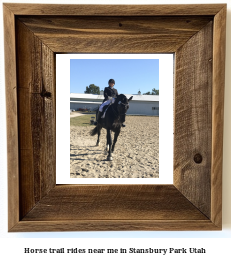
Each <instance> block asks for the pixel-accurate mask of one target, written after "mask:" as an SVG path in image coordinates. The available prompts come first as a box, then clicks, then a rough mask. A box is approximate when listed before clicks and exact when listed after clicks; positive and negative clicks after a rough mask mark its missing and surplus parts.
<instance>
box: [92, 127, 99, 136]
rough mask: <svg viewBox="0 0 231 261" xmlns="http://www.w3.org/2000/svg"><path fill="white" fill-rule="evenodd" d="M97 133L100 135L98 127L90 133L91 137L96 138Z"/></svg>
mask: <svg viewBox="0 0 231 261" xmlns="http://www.w3.org/2000/svg"><path fill="white" fill-rule="evenodd" d="M97 133H98V128H97V126H96V127H95V128H94V129H93V130H91V131H90V135H91V136H94V135H96V134H97Z"/></svg>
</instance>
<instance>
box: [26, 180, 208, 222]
mask: <svg viewBox="0 0 231 261" xmlns="http://www.w3.org/2000/svg"><path fill="white" fill-rule="evenodd" d="M160 202H161V204H160ZM176 202H177V204H176ZM160 219H163V220H177V219H180V220H207V219H208V218H207V217H205V216H204V215H203V214H202V213H201V212H200V211H199V210H198V209H197V208H195V207H194V206H193V205H192V203H191V202H190V201H188V200H187V199H186V198H185V197H184V196H183V195H182V194H181V193H180V192H179V191H178V190H177V189H176V188H175V187H174V186H173V185H169V186H168V185H156V186H155V185H79V186H77V185H72V186H71V185H57V186H56V187H55V188H54V189H53V190H51V191H50V192H49V193H48V194H47V196H45V197H44V198H43V199H42V200H40V202H39V203H38V204H37V205H36V206H35V207H34V208H33V210H31V211H30V212H29V213H28V214H27V215H26V216H25V217H24V218H23V221H33V220H37V221H49V220H127V221H130V220H160Z"/></svg>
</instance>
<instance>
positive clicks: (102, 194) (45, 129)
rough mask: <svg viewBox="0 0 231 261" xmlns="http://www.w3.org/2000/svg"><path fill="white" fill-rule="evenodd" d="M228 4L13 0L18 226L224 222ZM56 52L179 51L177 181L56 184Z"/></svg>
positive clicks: (208, 225)
mask: <svg viewBox="0 0 231 261" xmlns="http://www.w3.org/2000/svg"><path fill="white" fill-rule="evenodd" d="M225 6H226V5H168V6H156V5H155V6H135V5H134V6H123V7H122V6H113V8H112V6H89V5H81V6H79V5H30V4H28V5H27V4H26V5H25V4H22V5H21V4H4V24H5V55H6V68H7V69H8V70H6V89H7V91H8V94H7V104H10V105H13V106H12V107H10V108H8V112H7V113H8V116H7V121H8V123H7V126H13V127H12V129H9V128H8V158H9V159H10V160H11V161H12V160H13V164H12V162H10V161H9V162H10V164H12V165H11V166H10V167H9V195H11V194H12V197H10V196H9V231H12V232H13V231H15V232H19V231H73V230H81V231H90V230H92V231H93V230H94V231H95V230H220V229H221V163H222V154H221V150H222V143H221V142H220V141H218V140H217V137H218V138H222V135H221V133H222V130H223V98H222V95H223V89H222V95H221V96H220V97H219V87H220V88H223V87H224V36H225V30H223V29H224V27H225V12H226V8H225ZM223 7H224V9H222V8H223ZM15 15H20V17H19V16H15ZM24 15H25V16H26V17H25V16H24ZM28 15H29V16H28ZM38 16H39V17H38ZM67 16H68V17H67ZM73 16H78V17H73ZM154 16H158V17H154ZM166 16H168V17H166ZM172 16H174V17H172ZM196 16H197V17H196ZM211 16H212V17H211ZM92 17H93V18H92ZM214 17H215V18H214ZM15 18H17V19H16V21H15ZM213 21H214V22H213ZM14 24H16V29H15V28H14ZM15 35H16V38H17V41H16V47H15ZM212 45H213V48H212ZM15 48H16V49H15ZM15 50H16V52H17V56H16V57H17V61H16V59H15ZM55 52H62V53H66V52H80V53H85V52H88V53H92V52H96V53H107V52H114V53H155V52H176V86H175V94H176V96H175V98H176V99H175V101H176V107H175V112H176V113H175V119H174V120H175V135H174V136H175V151H174V185H166V186H163V185H150V186H149V185H117V186H116V185H92V186H90V185H88V186H86V185H66V186H61V185H58V186H55V106H56V104H55ZM8 58H9V59H8ZM9 61H10V62H9ZM16 65H17V66H16ZM212 67H214V68H213V69H212ZM16 75H17V88H15V86H16ZM212 86H213V89H212ZM14 89H17V90H14ZM17 117H18V127H17ZM220 118H222V120H221V121H220ZM17 128H19V129H17ZM18 134H19V137H18V136H17V135H18ZM9 139H11V140H10V141H9ZM17 141H18V142H17ZM12 151H13V153H12ZM18 151H19V154H20V158H19V163H20V168H19V166H18ZM196 154H197V157H195V155H196ZM200 155H201V156H202V158H200ZM194 159H195V160H196V161H198V163H195V161H194ZM200 159H202V162H201V163H199V161H200ZM19 172H20V176H19V178H18V173H19ZM18 187H20V191H18ZM19 199H20V206H19ZM19 209H20V217H19Z"/></svg>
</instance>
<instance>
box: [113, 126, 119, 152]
mask: <svg viewBox="0 0 231 261" xmlns="http://www.w3.org/2000/svg"><path fill="white" fill-rule="evenodd" d="M119 134H120V129H118V130H116V132H115V135H114V140H113V145H112V153H113V152H114V149H115V144H116V142H117V138H118V136H119Z"/></svg>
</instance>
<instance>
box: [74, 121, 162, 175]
mask: <svg viewBox="0 0 231 261" xmlns="http://www.w3.org/2000/svg"><path fill="white" fill-rule="evenodd" d="M125 124H126V127H125V128H121V132H120V135H119V137H118V140H117V143H116V145H115V151H114V153H113V161H107V160H106V157H107V155H105V154H104V150H105V146H106V130H105V129H102V131H101V138H100V146H96V141H97V135H96V136H93V137H92V136H90V134H89V132H90V130H92V129H93V128H94V126H92V127H73V126H71V128H70V174H71V178H158V177H159V117H151V116H127V117H126V122H125ZM113 138H114V133H113V132H112V139H113Z"/></svg>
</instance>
